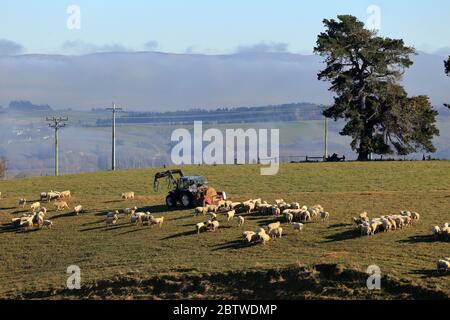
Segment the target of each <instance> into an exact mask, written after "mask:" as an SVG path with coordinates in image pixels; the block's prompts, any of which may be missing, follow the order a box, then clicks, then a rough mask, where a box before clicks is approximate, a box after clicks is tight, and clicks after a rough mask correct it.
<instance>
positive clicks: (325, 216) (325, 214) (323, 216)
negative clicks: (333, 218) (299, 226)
mask: <svg viewBox="0 0 450 320" xmlns="http://www.w3.org/2000/svg"><path fill="white" fill-rule="evenodd" d="M329 218H330V214H329V213H328V212H324V211H321V212H320V219H322V221H325V220H328V219H329Z"/></svg>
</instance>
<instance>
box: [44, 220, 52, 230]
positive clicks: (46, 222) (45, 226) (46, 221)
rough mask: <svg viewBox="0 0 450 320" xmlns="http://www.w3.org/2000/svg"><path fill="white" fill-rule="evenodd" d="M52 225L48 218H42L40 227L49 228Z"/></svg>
mask: <svg viewBox="0 0 450 320" xmlns="http://www.w3.org/2000/svg"><path fill="white" fill-rule="evenodd" d="M52 226H53V222H52V221H50V220H44V222H43V224H42V227H44V228H48V229H51V228H52Z"/></svg>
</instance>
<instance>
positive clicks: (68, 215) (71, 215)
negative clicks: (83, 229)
mask: <svg viewBox="0 0 450 320" xmlns="http://www.w3.org/2000/svg"><path fill="white" fill-rule="evenodd" d="M68 217H76V215H75V214H74V213H73V212H66V213H59V214H57V215H55V216H52V217H50V219H51V220H57V219H61V218H68Z"/></svg>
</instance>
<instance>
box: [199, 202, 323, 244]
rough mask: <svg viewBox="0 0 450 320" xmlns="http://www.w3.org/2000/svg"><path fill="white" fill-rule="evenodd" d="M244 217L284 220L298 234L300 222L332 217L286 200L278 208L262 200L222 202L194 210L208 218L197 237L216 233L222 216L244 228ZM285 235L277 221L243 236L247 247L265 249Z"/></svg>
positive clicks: (201, 223) (202, 223) (276, 205)
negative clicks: (235, 221)
mask: <svg viewBox="0 0 450 320" xmlns="http://www.w3.org/2000/svg"><path fill="white" fill-rule="evenodd" d="M243 213H246V214H257V215H272V216H274V217H275V219H276V220H284V222H286V223H288V224H290V225H291V226H292V228H293V230H294V231H297V232H299V231H301V230H302V229H303V223H301V222H306V221H311V220H313V219H322V220H327V219H328V218H329V217H330V214H329V213H328V212H326V211H324V209H323V207H322V206H321V205H315V206H313V207H307V206H303V207H301V206H300V204H299V203H298V202H292V203H287V202H285V201H284V200H283V199H277V200H275V204H268V203H267V202H266V201H262V200H261V199H251V200H248V201H244V202H232V201H229V200H228V201H224V200H221V201H218V202H217V203H216V204H211V205H207V206H205V207H197V208H195V210H194V216H199V215H209V219H208V220H207V221H205V222H199V223H197V224H196V225H195V230H196V231H197V233H198V234H200V233H201V232H207V231H216V230H217V229H218V228H219V226H220V222H219V220H218V214H223V215H224V216H225V218H226V221H227V222H230V221H231V220H232V219H233V218H236V219H237V223H238V226H239V227H242V226H243V225H244V223H245V218H244V217H243V216H242V215H241V214H243ZM282 235H283V228H282V227H281V221H275V222H273V223H270V224H269V225H267V232H266V229H264V228H260V229H259V230H258V231H244V232H243V233H242V237H243V241H244V242H246V243H248V244H255V243H262V244H263V245H265V244H266V243H268V242H269V241H270V240H273V239H276V238H281V236H282Z"/></svg>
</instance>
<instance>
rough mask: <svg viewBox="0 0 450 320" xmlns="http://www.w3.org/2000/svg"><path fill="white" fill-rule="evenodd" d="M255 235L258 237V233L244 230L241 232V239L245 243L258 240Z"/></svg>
mask: <svg viewBox="0 0 450 320" xmlns="http://www.w3.org/2000/svg"><path fill="white" fill-rule="evenodd" d="M255 236H256V237H258V235H257V234H256V233H255V232H253V231H245V232H243V233H242V237H243V241H244V242H247V243H251V242H254V241H255V240H256V241H258V240H259V237H258V239H256V238H255Z"/></svg>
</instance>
